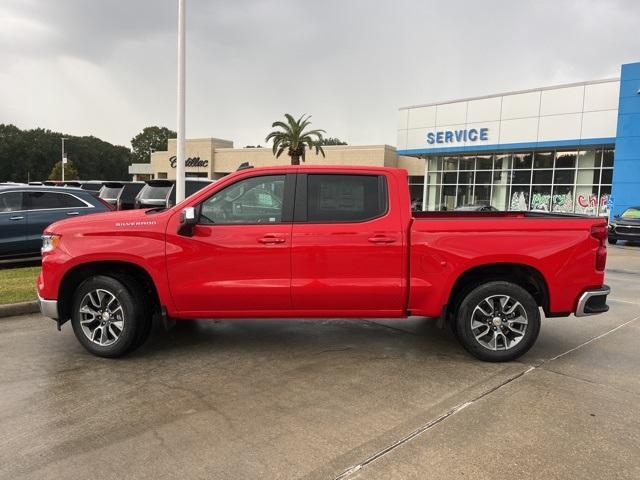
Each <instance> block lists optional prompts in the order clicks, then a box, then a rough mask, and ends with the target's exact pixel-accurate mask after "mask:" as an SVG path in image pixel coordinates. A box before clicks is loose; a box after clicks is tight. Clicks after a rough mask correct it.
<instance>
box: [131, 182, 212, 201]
mask: <svg viewBox="0 0 640 480" xmlns="http://www.w3.org/2000/svg"><path fill="white" fill-rule="evenodd" d="M211 183H213V180H209V179H204V178H203V179H200V178H198V179H195V178H188V179H186V180H185V187H184V193H185V195H184V196H185V197H188V196H189V195H193V194H194V193H196V192H197V191H198V190H200V189H201V188H204V187H206V186H207V185H209V184H211ZM175 187H176V181H175V180H148V181H147V184H146V185H145V186H144V187H143V188H142V190H140V193H138V196H137V197H136V202H135V208H154V207H166V208H170V207H173V206H174V205H175V204H176V188H175Z"/></svg>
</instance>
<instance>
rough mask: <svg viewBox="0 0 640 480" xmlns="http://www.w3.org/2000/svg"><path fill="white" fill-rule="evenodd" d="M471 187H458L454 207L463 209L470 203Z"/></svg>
mask: <svg viewBox="0 0 640 480" xmlns="http://www.w3.org/2000/svg"><path fill="white" fill-rule="evenodd" d="M472 194H473V185H460V186H459V187H458V199H457V200H458V202H457V204H456V206H458V207H464V206H465V205H470V204H471V203H472V201H471V199H472Z"/></svg>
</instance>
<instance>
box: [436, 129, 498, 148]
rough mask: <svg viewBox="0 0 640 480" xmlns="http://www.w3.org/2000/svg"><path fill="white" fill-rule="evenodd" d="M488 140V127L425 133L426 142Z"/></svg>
mask: <svg viewBox="0 0 640 480" xmlns="http://www.w3.org/2000/svg"><path fill="white" fill-rule="evenodd" d="M478 140H480V141H486V140H489V129H488V128H466V129H464V130H441V131H438V132H429V133H427V143H428V144H429V145H433V144H434V143H454V142H456V143H459V142H477V141H478Z"/></svg>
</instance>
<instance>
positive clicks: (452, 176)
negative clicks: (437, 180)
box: [442, 172, 458, 185]
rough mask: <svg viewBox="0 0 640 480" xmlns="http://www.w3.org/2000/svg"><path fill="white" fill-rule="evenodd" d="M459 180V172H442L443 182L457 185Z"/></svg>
mask: <svg viewBox="0 0 640 480" xmlns="http://www.w3.org/2000/svg"><path fill="white" fill-rule="evenodd" d="M457 180H458V172H445V173H443V174H442V183H446V184H447V185H455V184H456V183H457Z"/></svg>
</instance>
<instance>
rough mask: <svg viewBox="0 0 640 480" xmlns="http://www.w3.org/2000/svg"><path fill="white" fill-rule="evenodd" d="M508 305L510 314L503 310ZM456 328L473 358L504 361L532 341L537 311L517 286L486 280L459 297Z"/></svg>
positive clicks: (537, 324) (537, 325) (537, 327)
mask: <svg viewBox="0 0 640 480" xmlns="http://www.w3.org/2000/svg"><path fill="white" fill-rule="evenodd" d="M507 298H509V299H510V300H507ZM503 300H504V302H505V303H504V305H502V302H503ZM511 308H513V309H514V310H513V312H512V313H505V311H506V312H509V310H510V309H511ZM484 312H486V313H488V315H485V313H484ZM472 324H473V326H472ZM486 329H488V330H486ZM485 330H486V332H485ZM456 331H457V337H458V340H459V341H460V343H461V344H462V346H463V347H464V348H465V349H466V350H467V351H468V352H469V353H471V354H472V355H473V356H474V357H476V358H478V359H480V360H484V361H487V362H508V361H511V360H515V359H516V358H518V357H520V356H521V355H523V354H524V353H526V352H527V351H528V350H529V349H530V348H531V347H532V346H533V344H534V343H535V341H536V339H537V338H538V334H539V333H540V311H539V309H538V305H537V303H536V301H535V299H534V298H533V297H532V296H531V294H530V293H529V292H527V291H526V290H525V289H524V288H522V287H520V286H519V285H516V284H514V283H511V282H505V281H492V282H487V283H484V284H482V285H479V286H478V287H476V288H474V289H473V290H471V291H470V292H469V293H467V294H466V295H465V296H464V298H463V299H462V301H461V303H460V306H459V308H458V313H457V317H456ZM515 332H519V333H520V334H518V333H515ZM481 334H482V335H481ZM476 337H479V339H477V338H476ZM492 343H493V345H491V344H492Z"/></svg>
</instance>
